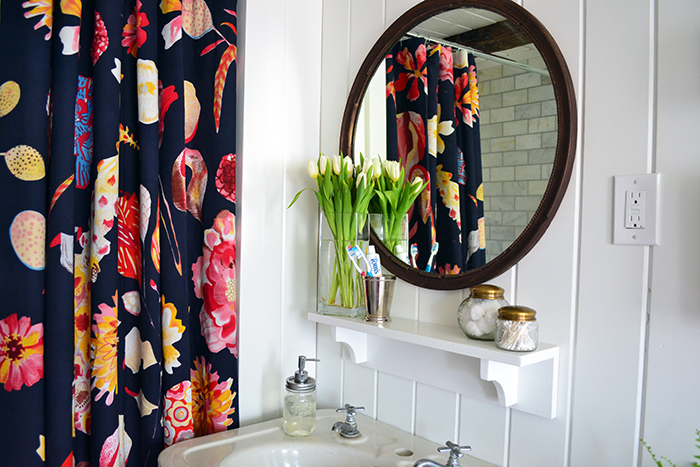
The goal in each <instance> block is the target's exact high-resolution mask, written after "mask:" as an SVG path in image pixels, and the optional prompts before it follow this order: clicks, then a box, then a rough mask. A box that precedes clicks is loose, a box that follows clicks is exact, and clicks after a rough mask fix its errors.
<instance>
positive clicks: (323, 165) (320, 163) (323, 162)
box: [318, 155, 328, 175]
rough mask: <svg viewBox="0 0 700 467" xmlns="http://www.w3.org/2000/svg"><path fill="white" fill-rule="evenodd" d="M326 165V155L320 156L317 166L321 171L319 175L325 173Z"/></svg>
mask: <svg viewBox="0 0 700 467" xmlns="http://www.w3.org/2000/svg"><path fill="white" fill-rule="evenodd" d="M327 167H328V158H327V157H326V156H323V155H322V156H321V158H320V159H319V161H318V168H319V170H320V171H321V175H326V168H327Z"/></svg>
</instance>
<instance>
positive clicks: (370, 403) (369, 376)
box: [341, 361, 377, 418]
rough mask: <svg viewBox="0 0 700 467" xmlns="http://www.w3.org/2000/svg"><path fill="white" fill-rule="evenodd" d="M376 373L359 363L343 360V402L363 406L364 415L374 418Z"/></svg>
mask: <svg viewBox="0 0 700 467" xmlns="http://www.w3.org/2000/svg"><path fill="white" fill-rule="evenodd" d="M376 385H377V375H376V372H375V371H374V370H372V369H371V368H367V367H364V366H361V365H355V364H354V363H350V362H349V361H346V362H345V375H344V387H343V403H342V404H341V407H342V406H343V405H345V404H350V405H353V406H355V407H364V408H365V411H364V412H363V413H364V414H365V415H367V416H369V417H372V418H376V416H377V415H376V410H375V408H376V403H375V402H376Z"/></svg>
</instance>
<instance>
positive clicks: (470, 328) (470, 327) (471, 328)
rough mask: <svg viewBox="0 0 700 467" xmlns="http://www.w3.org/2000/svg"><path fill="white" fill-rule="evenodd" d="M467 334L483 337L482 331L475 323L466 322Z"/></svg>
mask: <svg viewBox="0 0 700 467" xmlns="http://www.w3.org/2000/svg"><path fill="white" fill-rule="evenodd" d="M466 326H467V332H468V333H469V335H470V336H474V337H481V336H483V335H484V333H483V331H482V330H481V329H480V328H479V326H478V325H477V324H476V322H475V321H468V322H467V325H466Z"/></svg>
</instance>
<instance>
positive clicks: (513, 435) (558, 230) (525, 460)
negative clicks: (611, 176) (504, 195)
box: [493, 0, 581, 467]
mask: <svg viewBox="0 0 700 467" xmlns="http://www.w3.org/2000/svg"><path fill="white" fill-rule="evenodd" d="M523 3H524V5H523V6H524V7H525V8H527V9H528V11H530V12H531V13H533V14H534V15H535V16H537V17H538V19H540V21H542V23H543V25H544V26H545V28H547V30H548V31H549V32H550V34H552V36H554V37H555V38H556V39H557V41H558V44H559V46H560V49H561V50H562V53H563V54H564V58H565V60H566V62H567V65H568V66H569V68H570V70H571V71H572V72H574V73H573V74H572V78H573V80H574V87H575V88H576V85H577V80H576V78H577V76H576V74H575V70H576V69H577V68H578V66H577V62H578V57H579V54H578V51H579V43H578V31H579V7H578V2H573V1H570V2H566V3H562V2H552V1H548V0H527V1H525V2H523ZM555 3H556V5H555ZM559 39H563V40H559ZM577 157H581V151H580V148H579V151H578V154H577ZM578 177H579V174H578V172H577V171H575V172H574V174H573V175H572V179H571V182H570V184H569V187H568V190H567V194H566V196H565V197H564V199H563V201H562V204H561V206H560V208H559V211H558V213H557V215H556V217H555V218H554V220H553V221H552V224H551V225H550V227H549V229H548V231H547V232H546V233H545V235H544V236H543V237H542V239H541V240H540V242H539V243H538V244H537V245H536V246H535V248H533V250H532V251H531V252H530V253H528V255H527V256H526V257H525V258H524V259H523V260H522V261H520V263H519V264H518V265H517V268H516V270H515V271H514V272H515V275H516V282H515V284H514V286H515V288H516V290H515V295H514V296H513V297H512V298H513V300H514V302H515V303H516V304H519V305H526V306H530V307H532V308H534V309H535V310H537V318H538V321H539V323H540V339H541V340H542V341H544V342H549V343H553V344H556V345H559V346H560V347H561V349H560V352H561V354H560V357H561V358H560V367H559V384H558V394H557V396H556V397H557V406H558V411H557V417H556V418H555V419H554V420H547V419H544V418H542V417H535V416H532V415H529V414H525V413H523V412H519V411H517V410H513V411H511V427H510V440H509V444H510V449H509V453H508V464H507V465H510V466H515V467H518V466H543V465H547V466H557V465H559V466H563V465H566V464H567V450H568V436H567V428H568V409H569V400H570V387H569V385H568V384H565V382H566V381H567V380H568V378H569V377H570V366H569V361H570V358H569V357H570V353H569V352H570V346H571V328H572V321H573V316H574V312H575V310H574V308H573V303H574V300H573V296H572V294H573V293H574V287H573V286H572V284H575V283H576V280H577V277H576V271H575V258H576V252H577V251H578V244H577V240H578V238H577V232H576V227H577V224H576V217H575V216H576V209H577V206H576V201H577V197H576V196H575V194H576V191H577V190H578V189H579V187H578ZM545 446H546V449H544V447H545ZM493 455H496V453H493Z"/></svg>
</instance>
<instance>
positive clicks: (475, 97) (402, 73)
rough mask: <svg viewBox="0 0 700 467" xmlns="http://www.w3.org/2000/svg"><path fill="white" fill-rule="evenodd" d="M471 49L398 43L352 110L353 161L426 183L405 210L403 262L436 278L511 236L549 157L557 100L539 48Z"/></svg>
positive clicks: (531, 205)
mask: <svg viewBox="0 0 700 467" xmlns="http://www.w3.org/2000/svg"><path fill="white" fill-rule="evenodd" d="M470 52H471V50H469V48H467V47H456V46H454V45H452V46H446V45H444V44H443V45H441V44H439V43H437V41H433V40H427V41H426V40H425V39H424V38H418V37H411V38H405V39H404V40H401V41H399V42H398V43H397V44H395V46H394V47H393V48H391V49H390V51H389V53H387V55H386V60H385V61H384V62H383V63H382V64H381V65H380V67H379V68H378V70H377V71H376V73H375V74H374V77H373V79H372V80H371V82H370V84H369V86H368V89H367V92H366V94H365V96H364V98H363V100H362V105H361V106H360V113H359V115H358V125H357V133H356V138H355V146H354V149H355V157H356V158H359V154H360V153H362V154H365V155H369V156H370V157H378V156H379V157H380V158H382V159H384V158H386V159H389V160H399V161H401V163H402V165H403V166H404V167H405V170H406V173H407V176H409V177H414V176H421V177H422V178H424V179H427V180H429V181H430V185H429V186H428V187H427V188H426V190H425V191H424V193H422V194H421V196H419V198H418V199H417V200H416V202H415V205H414V207H413V208H412V209H411V210H410V211H409V216H410V225H409V228H410V240H409V244H410V245H416V246H415V249H414V252H415V250H416V249H417V254H416V262H415V264H414V263H412V264H411V265H412V266H414V267H417V268H418V269H421V270H426V269H428V270H432V271H433V272H436V273H439V274H458V273H461V272H465V271H468V270H470V269H475V268H478V267H480V266H483V265H484V264H485V263H487V262H488V261H491V260H493V259H494V258H496V257H497V256H498V255H500V254H501V253H502V252H503V251H505V250H506V249H507V248H508V247H509V246H510V245H511V244H512V243H513V242H514V241H515V240H516V239H517V237H518V236H519V235H520V234H521V233H522V231H523V229H524V228H525V227H526V226H527V225H528V223H529V222H530V221H531V219H532V217H533V216H534V214H535V212H536V210H537V208H538V206H539V205H540V202H541V200H542V196H543V195H544V192H545V189H546V187H547V184H548V182H549V179H550V175H551V171H552V165H553V163H554V159H555V155H556V144H557V108H556V100H555V97H554V90H553V87H552V84H551V79H550V78H549V74H548V73H547V71H546V67H545V65H544V62H543V60H542V57H541V56H540V54H539V52H538V51H537V49H536V48H535V47H534V46H533V45H532V44H526V45H522V46H518V47H515V48H512V49H510V50H507V51H501V52H500V53H499V56H489V55H488V54H479V53H478V52H477V55H478V57H476V58H475V57H474V55H473V54H472V53H470ZM477 70H478V72H477ZM470 76H471V80H470ZM436 244H437V245H438V247H437V253H436V254H435V255H434V257H433V260H432V262H431V264H430V267H429V266H428V261H429V259H430V257H431V252H432V251H433V249H435V248H436V247H435V245H436ZM411 259H413V256H412V257H411Z"/></svg>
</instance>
